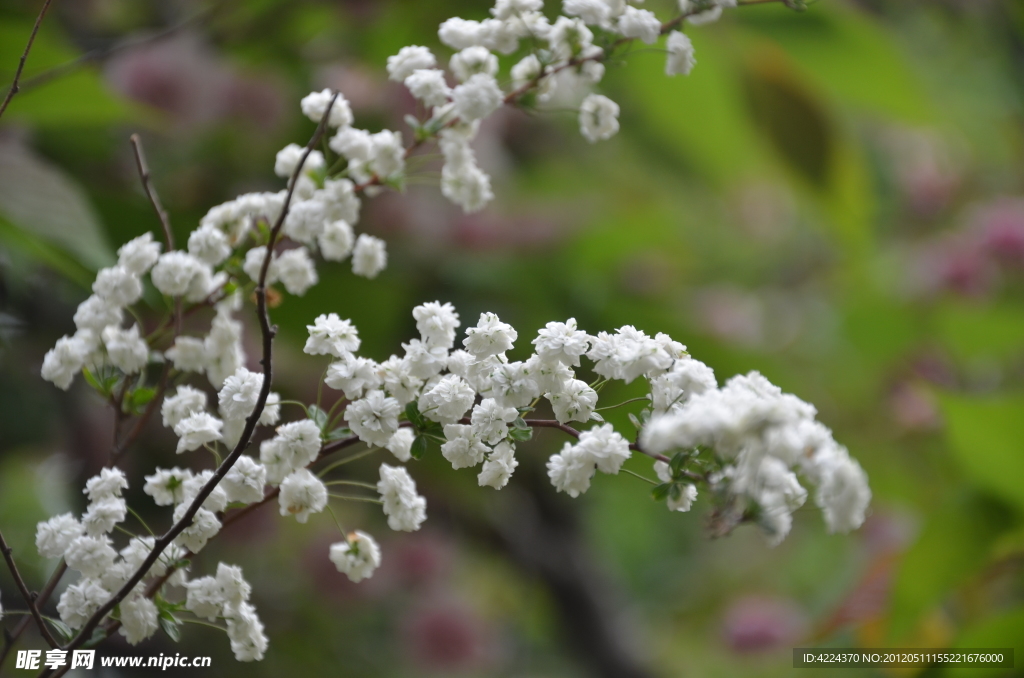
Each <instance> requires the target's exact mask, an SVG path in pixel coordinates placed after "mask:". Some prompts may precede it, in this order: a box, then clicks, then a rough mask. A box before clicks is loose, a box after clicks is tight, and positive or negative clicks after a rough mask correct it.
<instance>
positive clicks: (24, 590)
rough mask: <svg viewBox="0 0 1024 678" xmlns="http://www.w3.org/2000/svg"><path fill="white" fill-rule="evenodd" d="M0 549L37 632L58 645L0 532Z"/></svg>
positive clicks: (53, 644) (52, 645)
mask: <svg viewBox="0 0 1024 678" xmlns="http://www.w3.org/2000/svg"><path fill="white" fill-rule="evenodd" d="M0 551H2V552H3V554H4V560H6V561H7V567H8V569H10V571H11V575H12V576H13V577H14V583H15V584H17V585H18V590H20V591H21V596H22V597H23V598H24V599H25V604H26V605H28V609H29V611H30V612H31V613H32V617H33V618H34V619H35V620H36V624H38V625H39V632H40V633H41V634H43V638H45V639H46V642H47V643H49V644H50V647H60V644H59V643H58V642H57V641H56V640H54V638H53V636H52V635H51V634H50V629H48V628H47V627H46V622H45V621H43V616H42V615H41V614H39V608H38V607H36V596H35V594H33V593H32V592H31V591H29V590H28V586H26V585H25V580H24V579H22V578H21V572H19V571H18V565H17V564H16V563H15V562H14V556H12V555H11V547H10V546H8V545H7V542H6V541H5V540H4V535H3V533H2V532H0Z"/></svg>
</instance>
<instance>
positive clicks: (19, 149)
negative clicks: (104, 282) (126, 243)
mask: <svg viewBox="0 0 1024 678" xmlns="http://www.w3.org/2000/svg"><path fill="white" fill-rule="evenodd" d="M0 217H2V218H3V219H4V220H5V221H6V222H8V223H9V224H11V225H13V226H14V227H16V228H17V229H19V230H21V231H22V232H23V233H24V235H25V236H26V237H22V238H21V239H20V244H21V245H22V246H23V247H25V248H26V249H31V250H32V251H31V252H30V253H33V254H35V255H36V256H38V257H40V259H42V260H43V261H46V263H48V264H51V265H53V264H59V265H61V268H59V269H58V272H60V273H63V274H65V275H67V276H68V277H70V278H72V279H75V277H76V276H77V275H79V273H80V272H79V271H76V270H74V268H73V267H71V266H66V267H65V265H64V264H65V262H63V261H61V260H60V257H59V255H58V254H56V253H55V252H54V251H53V250H57V251H58V252H59V251H60V250H63V251H64V252H67V253H69V254H71V255H73V256H74V258H75V259H77V260H78V261H79V262H81V263H82V264H84V265H85V266H87V267H89V268H93V269H96V268H100V267H102V266H105V265H107V264H109V263H111V262H112V261H113V259H114V255H113V253H112V251H111V248H110V245H109V244H108V242H107V239H106V237H105V236H104V234H103V230H102V228H101V226H100V223H99V219H98V218H97V216H96V213H95V212H94V211H93V208H92V205H91V204H90V203H89V201H88V199H87V198H86V196H85V193H84V192H83V191H82V189H81V188H80V187H79V186H78V185H77V184H76V183H75V182H74V181H73V180H72V179H71V178H69V177H68V176H67V175H66V174H64V172H63V171H62V170H60V169H59V168H58V167H56V166H54V165H51V164H50V163H48V162H46V161H45V160H43V159H42V158H40V157H38V156H36V155H35V154H34V153H33V152H32V151H31V150H29V149H27V148H25V147H23V146H21V145H19V144H17V143H13V142H7V143H4V144H3V148H2V152H0ZM4 230H5V231H10V229H9V228H7V229H4ZM8 235H12V237H11V238H10V239H11V240H12V241H15V242H16V243H17V241H18V237H17V234H8Z"/></svg>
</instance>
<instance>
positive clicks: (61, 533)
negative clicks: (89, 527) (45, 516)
mask: <svg viewBox="0 0 1024 678" xmlns="http://www.w3.org/2000/svg"><path fill="white" fill-rule="evenodd" d="M83 534H85V528H84V527H82V524H81V523H79V522H78V520H76V519H75V517H74V516H73V515H71V514H70V513H64V514H61V515H59V516H54V517H52V518H50V519H49V520H44V521H42V522H40V523H39V524H38V525H36V550H38V551H39V555H41V556H42V557H43V558H59V557H61V556H63V555H64V552H65V551H67V549H68V546H69V545H70V544H71V542H72V541H74V540H75V539H76V538H77V537H81V536H82V535H83Z"/></svg>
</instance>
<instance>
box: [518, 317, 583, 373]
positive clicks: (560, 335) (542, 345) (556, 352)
mask: <svg viewBox="0 0 1024 678" xmlns="http://www.w3.org/2000/svg"><path fill="white" fill-rule="evenodd" d="M532 343H533V345H534V346H536V347H537V349H536V350H537V355H538V356H540V357H541V358H542V359H544V360H546V361H549V362H560V363H563V364H565V365H572V366H573V367H579V365H580V356H581V355H583V354H585V353H586V352H587V351H588V350H589V349H590V336H589V335H588V334H587V333H586V332H583V331H581V330H579V329H577V327H576V318H569V319H568V320H567V321H565V322H564V323H560V322H550V323H548V324H547V325H545V326H544V329H542V330H540V331H538V332H537V338H536V339H534V340H533V342H532Z"/></svg>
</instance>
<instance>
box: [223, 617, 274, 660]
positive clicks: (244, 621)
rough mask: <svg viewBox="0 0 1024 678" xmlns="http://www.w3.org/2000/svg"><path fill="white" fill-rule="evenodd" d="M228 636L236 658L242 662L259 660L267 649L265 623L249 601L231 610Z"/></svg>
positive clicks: (228, 620) (228, 621)
mask: <svg viewBox="0 0 1024 678" xmlns="http://www.w3.org/2000/svg"><path fill="white" fill-rule="evenodd" d="M227 624H228V638H229V639H230V641H231V651H232V652H234V654H235V660H236V661H240V662H250V661H259V660H261V659H263V655H264V653H265V652H266V651H267V636H266V634H265V633H264V632H263V623H262V622H260V619H259V617H257V616H256V609H255V608H254V607H253V606H252V605H250V604H249V603H242V604H241V605H239V606H238V607H236V608H233V609H232V610H230V612H229V616H228V618H227Z"/></svg>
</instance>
